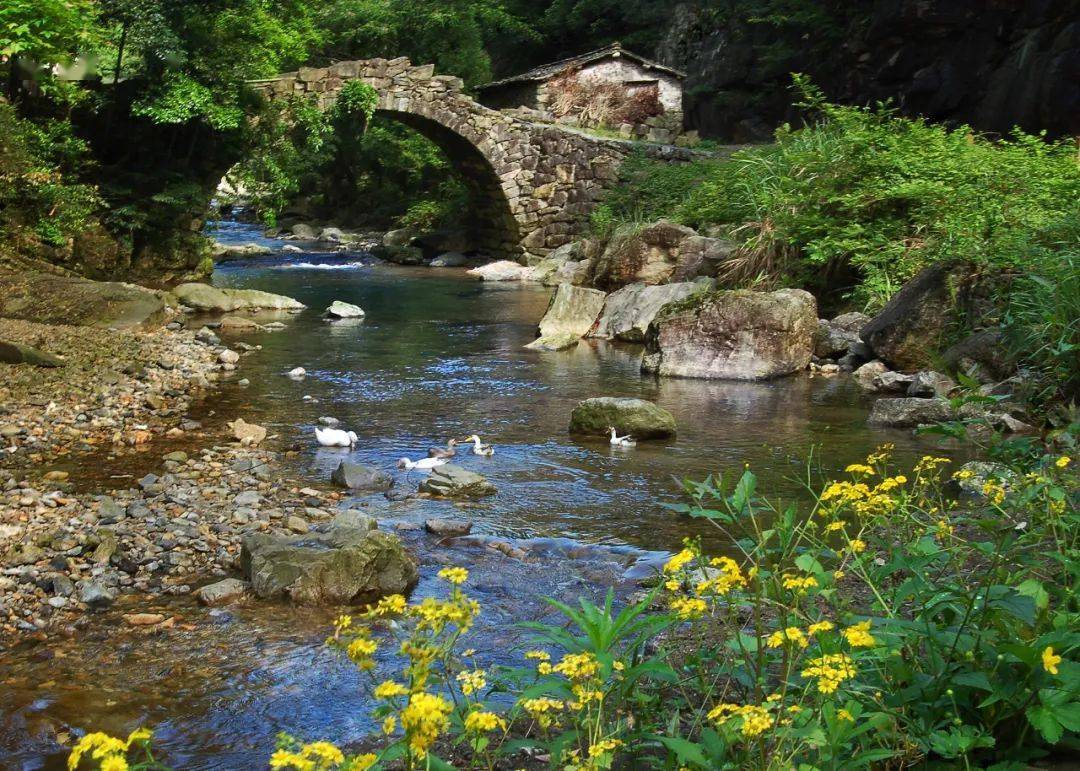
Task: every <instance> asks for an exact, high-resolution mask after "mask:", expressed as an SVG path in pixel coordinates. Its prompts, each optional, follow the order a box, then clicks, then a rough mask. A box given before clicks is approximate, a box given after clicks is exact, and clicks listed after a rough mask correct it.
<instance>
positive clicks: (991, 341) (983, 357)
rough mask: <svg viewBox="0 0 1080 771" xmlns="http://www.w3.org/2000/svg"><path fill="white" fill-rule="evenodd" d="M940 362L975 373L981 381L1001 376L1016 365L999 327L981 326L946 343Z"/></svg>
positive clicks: (957, 371)
mask: <svg viewBox="0 0 1080 771" xmlns="http://www.w3.org/2000/svg"><path fill="white" fill-rule="evenodd" d="M941 363H942V365H943V366H944V367H945V369H946V370H948V371H949V372H952V373H960V374H964V375H967V376H969V377H974V378H975V379H976V380H979V381H980V382H983V383H992V382H994V381H996V380H1004V379H1005V378H1007V377H1008V376H1009V375H1010V374H1012V372H1013V371H1014V369H1015V362H1014V361H1012V359H1011V357H1010V356H1009V354H1008V352H1007V351H1006V350H1005V347H1004V345H1003V344H1002V340H1001V329H1000V328H998V327H990V328H988V329H980V330H979V331H978V332H974V333H972V334H970V335H968V336H967V337H965V338H964V339H963V340H961V341H960V342H958V343H956V344H954V345H951V346H949V347H948V348H947V349H946V350H945V352H944V353H942V354H941Z"/></svg>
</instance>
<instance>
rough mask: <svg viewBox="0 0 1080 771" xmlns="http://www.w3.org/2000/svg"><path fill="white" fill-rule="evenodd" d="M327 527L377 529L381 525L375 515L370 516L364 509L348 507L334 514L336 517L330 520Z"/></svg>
mask: <svg viewBox="0 0 1080 771" xmlns="http://www.w3.org/2000/svg"><path fill="white" fill-rule="evenodd" d="M327 527H330V528H333V527H350V528H353V529H355V530H376V529H378V527H379V523H378V522H376V521H375V519H374V518H373V517H369V516H368V515H367V514H365V513H364V512H362V511H357V510H356V509H348V510H347V511H342V512H339V513H337V514H335V515H334V518H333V519H332V520H330V522H329V523H328V524H327Z"/></svg>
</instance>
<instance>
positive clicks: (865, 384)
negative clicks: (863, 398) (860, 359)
mask: <svg viewBox="0 0 1080 771" xmlns="http://www.w3.org/2000/svg"><path fill="white" fill-rule="evenodd" d="M888 371H889V368H888V367H886V366H885V363H884V362H881V361H877V360H874V361H868V362H866V364H863V365H862V366H861V367H859V368H858V369H857V370H855V372H853V373H852V375H851V376H852V377H853V378H854V379H855V382H856V383H857V384H858V386H859V388H861V389H863V390H864V391H867V392H870V393H873V392H874V391H876V390H877V387H878V386H877V379H878V378H879V377H881V376H882V375H884V374H885V373H886V372H888Z"/></svg>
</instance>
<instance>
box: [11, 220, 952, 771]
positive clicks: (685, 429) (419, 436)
mask: <svg viewBox="0 0 1080 771" xmlns="http://www.w3.org/2000/svg"><path fill="white" fill-rule="evenodd" d="M214 235H215V237H217V238H218V240H220V241H222V242H224V243H248V242H256V243H265V244H267V245H270V246H271V247H272V248H273V249H275V250H277V251H276V253H275V254H274V255H272V256H269V257H262V258H255V259H251V260H246V261H239V262H229V263H226V264H223V265H222V266H220V267H219V269H218V270H217V271H216V273H215V276H214V282H215V283H216V284H218V285H220V286H228V287H246V288H257V289H263V290H267V291H270V292H276V293H280V294H286V295H289V296H291V297H295V298H296V299H298V300H300V301H301V302H303V303H305V304H306V305H307V306H308V310H306V311H304V312H303V313H301V314H299V315H295V316H286V317H283V318H282V320H283V321H284V322H285V324H286V325H287V328H286V329H285V330H283V331H279V332H265V333H246V334H238V335H232V336H229V337H225V336H224V335H223V338H224V340H225V342H226V343H229V342H231V341H232V340H244V341H247V342H249V343H252V344H258V345H261V346H262V350H261V351H258V352H254V353H252V354H251V355H249V356H246V357H245V358H244V359H243V363H242V366H241V367H240V369H239V371H238V372H237V373H236V377H235V378H233V381H232V383H231V384H228V385H226V386H225V387H223V388H222V390H221V392H220V393H219V394H217V395H215V396H214V397H212V404H210V405H209V406H210V407H211V408H212V409H213V410H214V411H215V412H217V413H219V414H221V415H226V416H235V415H240V416H242V417H244V419H245V420H247V421H249V422H256V423H260V424H262V425H265V426H267V427H268V428H269V429H270V432H271V434H277V435H278V436H279V439H278V440H277V441H278V442H279V443H280V444H281V445H283V446H290V445H295V446H297V447H298V448H299V449H300V451H299V452H298V453H297V454H296V455H295V457H291V458H288V459H284V460H283V463H284V464H285V466H286V468H285V469H284V472H283V473H284V475H285V476H287V477H292V478H295V479H298V480H303V481H305V483H307V484H311V485H313V486H324V485H326V484H327V481H328V479H329V476H330V473H331V471H332V470H333V469H334V467H336V466H337V464H338V463H339V462H340V461H341V460H342V459H344V458H348V459H350V460H353V461H356V462H359V463H365V464H370V465H374V466H379V467H383V468H388V469H389V468H391V467H392V466H393V464H394V463H395V461H397V459H399V458H401V457H409V458H412V459H416V458H418V457H422V456H425V455H426V454H427V450H428V448H429V447H432V446H437V445H443V444H445V442H446V440H447V439H448V438H450V437H458V438H460V437H464V436H466V435H469V434H474V433H475V434H479V435H480V436H481V437H482V438H483V440H484V441H485V442H491V443H492V444H494V446H495V455H494V457H491V458H483V457H477V456H473V455H471V454H464V455H462V454H460V453H459V456H458V458H457V460H456V461H455V462H459V463H460V465H463V466H465V467H466V468H468V469H471V470H474V471H478V472H479V473H482V474H483V475H484V476H485V477H487V478H488V479H489V480H490V481H491V482H492V483H494V485H495V486H496V487H497V488H498V494H497V495H495V496H493V497H491V498H489V499H485V500H484V501H482V502H478V503H475V504H469V505H467V506H456V505H455V504H453V503H451V502H445V501H429V500H412V501H401V502H390V501H387V500H385V499H384V498H381V497H380V498H379V499H378V500H377V501H376V500H374V499H368V500H365V501H364V502H363V503H362V505H363V506H366V507H369V508H370V509H371V511H372V513H373V515H374V516H376V517H377V518H378V519H379V520H380V522H381V523H382V526H383V528H384V529H392V528H393V527H394V525H395V524H398V523H403V522H409V523H419V522H422V521H423V520H425V519H427V518H429V517H433V516H434V517H447V518H468V519H470V520H472V521H473V522H474V523H475V525H474V530H473V533H474V535H477V536H479V537H478V538H476V539H473V540H471V541H467V542H464V543H457V544H450V545H439V544H436V543H434V539H432V538H430V537H427V536H425V535H424V534H422V533H418V532H415V531H411V530H410V531H406V532H403V534H402V537H403V539H404V540H405V542H406V544H407V545H408V546H409V548H410V549H412V550H414V551H415V552H416V553H417V554H418V556H419V558H420V561H421V574H422V580H421V583H420V585H419V587H418V588H417V590H416V594H415V595H414V596H416V597H421V596H425V595H426V594H437V593H439V592H442V591H444V589H443V587H442V586H441V585H440V582H438V581H437V580H435V578H434V574H435V573H436V572H437V571H438V569H439V568H441V567H442V566H444V565H447V564H461V565H464V566H466V567H468V568H469V569H470V572H471V577H470V581H469V583H468V585H467V586H466V589H467V591H468V592H469V593H470V594H471V595H472V596H474V597H475V598H476V599H478V600H479V601H480V602H481V603H482V605H483V607H484V612H483V614H482V617H481V619H480V621H479V623H478V624H477V626H476V628H475V629H474V630H473V632H472V633H471V634H470V636H469V642H468V645H469V646H470V647H474V648H476V649H477V659H478V660H479V661H481V662H483V663H484V664H498V663H514V664H517V663H520V652H518V651H515V646H519V647H520V646H521V645H523V644H524V642H525V640H526V639H527V638H526V636H525V634H524V633H523V632H521V631H520V630H518V629H517V628H515V627H514V625H513V624H514V622H517V621H522V620H533V619H545V618H546V619H548V620H554V619H555V616H553V615H552V612H551V609H550V608H548V607H547V606H546V605H545V604H544V602H543V599H542V598H543V597H544V596H554V597H558V598H560V599H563V600H571V601H572V600H573V598H575V597H576V596H579V595H582V594H584V595H587V596H592V597H599V596H602V594H603V592H604V591H606V590H607V588H608V587H609V586H613V587H615V588H616V590H617V592H618V594H619V596H620V597H625V596H627V595H628V594H629V593H630V592H632V591H633V590H635V589H636V579H637V578H639V577H641V576H642V575H644V574H645V573H646V572H647V570H648V569H650V568H651V567H653V566H655V565H657V564H659V563H660V562H661V561H662V560H663V558H664V555H665V554H667V553H669V552H671V551H672V550H676V549H678V548H679V546H680V544H681V541H682V539H683V538H685V537H687V536H694V535H700V536H702V538H703V541H704V543H705V546H706V548H707V549H709V550H712V551H724V550H730V548H731V545H730V544H726V543H724V542H723V540H722V539H721V538H720V537H719V536H718V534H717V533H716V531H715V530H714V529H712V528H710V526H709V525H708V523H706V522H700V521H696V520H695V521H690V520H687V519H684V518H680V517H678V516H676V515H674V514H672V513H671V512H669V511H667V510H666V509H664V508H663V506H662V504H663V503H664V502H673V501H676V500H678V496H679V480H680V479H682V478H692V479H700V478H703V477H705V476H706V475H708V474H724V475H726V476H728V477H729V478H730V477H732V476H735V475H738V474H740V473H741V472H742V469H743V467H744V464H749V465H750V467H751V468H752V469H753V470H754V472H755V473H756V474H757V475H758V478H759V483H758V489H759V490H760V491H762V492H763V493H765V494H767V495H769V496H775V497H778V498H780V499H784V500H794V501H799V500H803V501H805V500H806V499H807V496H808V493H807V492H806V491H805V489H804V487H803V485H802V483H801V482H800V481H799V479H800V477H801V478H802V479H804V480H805V478H806V473H807V472H806V468H807V462H808V459H810V458H812V459H813V460H812V464H813V465H814V466H815V467H816V466H817V465H818V464H820V465H821V466H822V469H821V470H822V471H823V472H824V473H830V474H835V473H837V472H838V471H840V470H842V469H843V467H844V466H845V465H846V464H848V463H852V462H856V461H859V460H861V459H863V458H864V457H865V456H866V455H867V453H868V452H870V451H871V450H872V449H873V448H874V447H876V446H877V445H879V444H882V443H884V442H891V443H895V445H896V457H897V459H898V461H899V462H900V463H902V464H904V463H908V462H909V461H911V460H912V459H914V458H916V457H918V456H919V455H922V454H924V453H926V452H928V451H930V450H931V449H933V451H934V452H935V453H937V454H940V453H941V450H940V448H938V447H937V446H936V445H937V443H936V442H935V441H933V440H932V439H920V438H917V437H913V436H912V435H911V433H910V432H908V431H898V430H889V429H875V428H870V427H868V426H867V425H866V417H867V414H868V410H869V405H870V401H871V399H870V398H869V397H866V396H864V395H863V394H862V393H861V391H860V390H859V389H858V387H857V386H856V385H855V383H854V382H853V381H852V380H851V379H850V378H848V377H846V376H838V377H832V378H827V377H820V376H819V377H810V376H809V375H808V374H804V375H798V376H795V377H791V378H788V379H784V380H779V381H775V382H769V383H738V382H710V381H695V380H656V379H653V378H651V377H643V376H642V375H641V373H640V370H639V364H640V358H641V348H640V347H638V346H631V345H614V344H609V343H605V342H603V341H583V342H582V344H580V345H579V346H577V348H575V349H573V350H571V351H568V352H558V353H538V352H533V351H528V350H525V349H524V348H523V346H524V345H525V344H526V343H528V342H530V341H531V340H532V339H533V338H534V337H535V328H536V323H537V321H538V320H539V319H540V318H541V316H542V315H543V314H544V311H545V309H546V307H547V304H548V300H549V298H550V296H551V292H552V290H551V289H550V288H545V287H540V286H535V285H526V284H519V283H516V282H515V283H505V284H504V283H481V282H478V281H476V280H474V279H472V278H471V277H469V276H468V275H466V273H465V271H464V270H462V269H433V268H403V267H398V266H392V265H383V264H377V262H378V261H376V260H373V259H372V258H370V257H369V256H366V255H363V254H355V253H354V254H337V253H334V254H328V253H319V252H314V251H312V252H307V251H305V252H303V253H299V254H296V253H294V254H282V253H281V252H280V249H281V246H282V242H280V241H270V240H267V239H263V238H262V237H261V235H260V232H259V229H258V228H257V227H256V226H251V225H241V224H236V223H224V224H223V225H222V226H221V228H220V230H218V231H217V232H215V233H214ZM304 248H311V247H310V246H305V247H304ZM333 300H343V301H345V302H349V303H355V304H357V305H359V306H360V307H362V308H363V309H364V310H365V311H366V314H367V315H366V317H365V318H364V319H363V320H361V321H359V322H354V321H342V322H333V323H331V322H328V321H326V320H325V319H324V318H323V317H322V311H323V309H324V308H325V307H326V306H328V305H329V304H330V303H331V302H332V301H333ZM193 323H198V320H193ZM297 366H302V367H304V368H305V369H306V370H307V373H308V374H307V377H306V378H304V379H303V380H293V379H290V378H288V377H286V376H285V373H286V372H287V371H288V370H290V369H292V368H293V367H297ZM239 378H246V379H248V380H249V381H250V385H248V386H246V387H240V386H238V385H236V380H238V379H239ZM305 396H307V397H311V398H309V399H308V400H305V398H304V397H305ZM592 396H634V397H640V398H643V399H648V400H650V401H654V402H656V403H657V404H659V405H660V406H662V407H664V408H666V409H668V410H670V411H671V412H672V413H673V414H674V416H675V418H676V421H677V423H678V427H679V434H678V437H677V439H675V440H672V441H670V442H659V443H651V442H645V443H641V444H640V445H639V446H638V447H637V448H636V449H633V450H622V449H615V448H611V447H610V446H609V445H608V444H607V442H605V441H595V440H585V439H577V438H572V437H570V435H569V434H568V433H567V425H568V421H569V417H570V412H571V410H572V409H573V407H574V406H575V405H576V404H577V403H578V402H579V401H581V400H583V399H586V398H589V397H592ZM320 416H333V417H335V418H337V419H339V420H340V421H341V423H342V427H343V428H347V429H351V430H353V431H355V432H356V433H357V434H358V435H359V438H360V440H359V443H358V445H357V447H356V448H355V449H352V450H335V449H328V448H319V447H318V446H317V445H316V444H315V442H314V440H313V437H312V433H313V429H314V426H315V425H316V424H317V421H318V418H319V417H320ZM402 479H404V475H399V484H403V483H404V482H402V481H401V480H402ZM419 479H420V475H419V474H418V473H416V472H413V473H411V474H410V475H409V476H408V478H407V479H405V480H404V481H405V482H407V483H409V484H412V485H414V486H415V483H416V482H417V481H419ZM485 538H499V539H501V540H504V541H509V542H511V543H513V544H515V545H517V546H520V547H521V548H523V549H525V550H526V552H527V554H528V558H527V559H524V560H518V559H513V558H508V557H506V556H505V555H502V554H500V553H497V552H494V550H492V549H486V548H484V546H483V540H484V539H485ZM125 599H126V602H125V601H124V600H122V601H121V602H118V603H117V607H116V608H115V609H114V610H112V611H110V612H107V613H103V614H101V615H100V617H99V618H97V619H95V622H94V623H93V624H91V625H90V626H89V627H88V628H87V629H86V630H84V631H83V632H82V633H81V634H80V636H79V637H77V638H75V639H61V640H55V641H50V642H49V643H46V644H40V645H26V646H20V647H19V648H17V649H16V650H14V651H10V652H8V653H6V654H4V655H3V656H0V769H41V768H62V767H63V760H64V758H65V757H66V752H65V751H64V750H63V747H62V746H61V744H63V743H64V740H65V739H66V740H67V742H68V743H70V741H71V740H72V738H73V737H77V736H78V735H79V734H80V732H81V731H84V730H105V731H109V732H111V733H114V734H125V735H126V733H127V732H128V731H130V730H132V729H134V728H135V727H138V726H140V725H146V726H148V727H151V728H153V729H154V730H155V742H154V744H155V747H157V748H159V749H160V756H161V758H162V759H163V760H164V761H165V762H167V763H169V764H171V765H173V766H175V767H177V768H184V769H246V768H265V766H266V761H267V758H268V757H269V755H270V753H271V751H272V749H273V738H274V735H275V734H276V733H277V732H278V731H288V732H290V733H293V734H295V735H297V736H298V737H300V738H303V739H306V740H314V739H329V740H334V741H337V742H339V743H341V744H348V743H350V742H358V741H361V740H363V739H364V738H365V737H366V736H368V735H369V734H370V733H371V732H372V731H373V730H374V729H375V725H374V723H373V722H372V721H371V720H370V719H369V717H368V712H369V710H370V708H371V706H372V703H373V702H372V700H371V699H370V698H369V697H368V696H366V695H365V692H364V690H363V689H362V688H361V678H360V677H359V676H358V675H357V673H356V672H355V671H354V669H353V667H352V666H351V665H350V664H349V663H348V662H347V661H346V660H344V659H342V658H341V657H340V656H339V655H338V654H336V653H334V652H333V651H331V650H328V649H327V648H326V647H325V646H324V645H323V641H324V640H325V638H326V635H327V633H328V630H329V628H330V624H331V621H332V619H333V617H334V616H335V615H336V613H337V611H336V610H334V609H320V608H314V609H312V608H292V607H288V606H284V605H278V604H268V603H245V604H241V605H238V606H234V607H229V608H226V609H208V608H203V607H200V606H198V605H196V604H195V603H194V602H193V601H192V600H191V599H190V598H187V597H181V598H171V599H170V598H160V599H155V600H154V601H153V602H152V603H149V605H148V604H147V603H145V602H142V603H140V604H138V610H139V611H145V612H151V611H153V610H154V609H155V608H157V609H160V610H162V611H163V612H168V613H172V614H174V615H176V616H178V617H179V618H180V621H179V623H177V624H176V625H175V626H174V627H173V628H171V629H168V630H162V631H161V632H158V633H154V634H141V635H134V634H130V633H129V632H130V630H127V629H125V628H124V627H123V624H122V622H121V620H120V619H119V616H120V614H121V613H123V612H131V607H132V604H131V603H134V602H136V600H132V599H127V598H125ZM381 666H382V667H383V668H384V669H385V671H384V672H383V674H386V675H387V676H389V675H390V674H391V673H392V670H390V669H389V668H387V667H388V663H387V662H383V663H382V665H381Z"/></svg>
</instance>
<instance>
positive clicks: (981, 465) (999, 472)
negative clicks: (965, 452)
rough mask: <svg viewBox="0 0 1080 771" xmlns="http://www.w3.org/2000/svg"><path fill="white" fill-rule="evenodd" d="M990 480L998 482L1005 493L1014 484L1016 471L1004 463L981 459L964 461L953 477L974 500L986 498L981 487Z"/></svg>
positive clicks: (1016, 478) (959, 486)
mask: <svg viewBox="0 0 1080 771" xmlns="http://www.w3.org/2000/svg"><path fill="white" fill-rule="evenodd" d="M962 477H966V478H962ZM990 481H993V482H998V483H1000V484H1001V486H1002V487H1004V488H1005V492H1006V493H1007V492H1009V491H1010V490H1012V489H1013V488H1014V487H1015V486H1016V483H1017V482H1018V481H1019V479H1018V477H1017V475H1016V472H1014V471H1013V470H1012V469H1010V468H1009V467H1008V466H1006V465H1005V464H1003V463H992V462H988V461H981V460H972V461H968V462H967V463H965V464H964V465H963V466H961V467H960V470H959V472H958V475H957V477H956V478H955V484H956V486H957V487H958V488H959V489H960V491H961V492H963V493H964V494H965V495H968V496H970V497H972V498H975V499H976V500H986V494H985V493H983V487H984V486H985V485H986V483H987V482H990Z"/></svg>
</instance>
